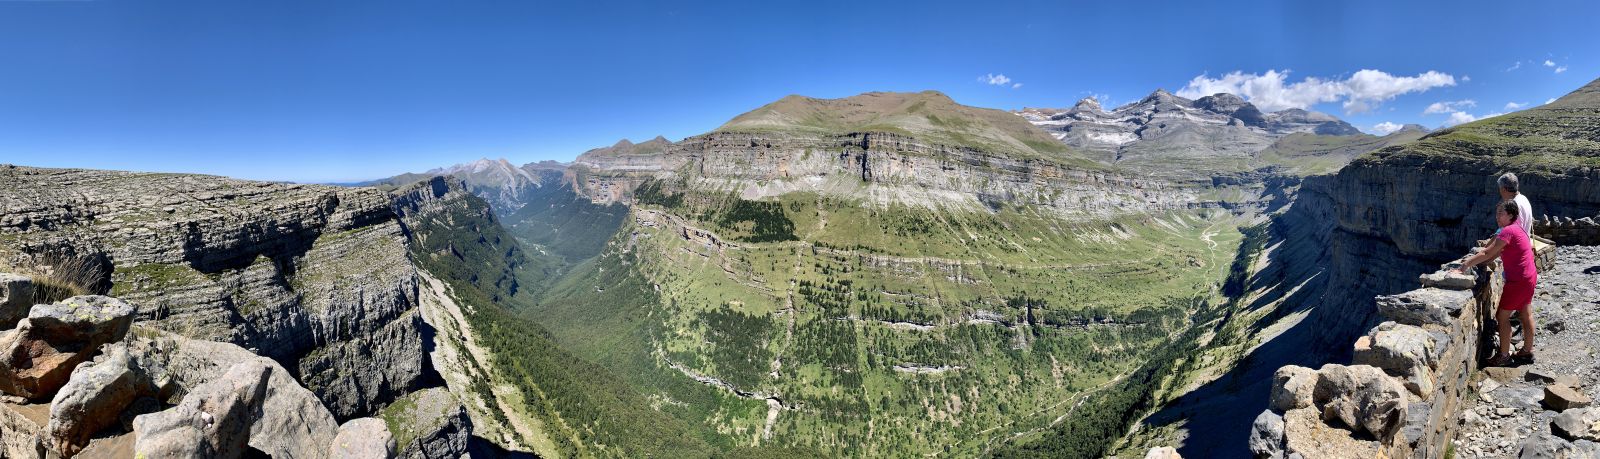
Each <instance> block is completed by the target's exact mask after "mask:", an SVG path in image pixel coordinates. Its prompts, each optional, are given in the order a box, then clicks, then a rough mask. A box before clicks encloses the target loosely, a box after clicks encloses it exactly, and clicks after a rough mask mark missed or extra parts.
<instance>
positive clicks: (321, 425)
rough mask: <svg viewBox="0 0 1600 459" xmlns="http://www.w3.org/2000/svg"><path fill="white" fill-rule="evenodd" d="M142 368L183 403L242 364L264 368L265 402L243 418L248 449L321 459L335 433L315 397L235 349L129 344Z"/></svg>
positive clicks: (176, 341)
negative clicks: (182, 393) (177, 391)
mask: <svg viewBox="0 0 1600 459" xmlns="http://www.w3.org/2000/svg"><path fill="white" fill-rule="evenodd" d="M134 347H135V348H136V349H137V351H136V352H135V353H136V354H137V355H139V356H142V357H141V358H139V359H136V360H138V365H139V366H140V367H141V368H145V369H147V371H149V372H150V374H151V378H152V379H153V380H158V381H159V380H167V381H171V383H170V384H172V385H174V386H177V387H178V388H180V389H181V390H180V391H187V392H189V394H188V395H185V396H183V399H182V401H180V402H179V404H180V405H181V404H182V403H186V402H187V401H188V400H189V399H190V398H191V397H193V396H194V393H195V392H197V391H200V390H201V389H200V387H203V386H205V385H206V384H209V383H210V382H211V381H215V380H218V379H219V378H225V377H226V376H227V374H228V373H229V372H232V371H235V369H234V367H236V366H237V365H238V364H239V363H241V362H254V364H259V365H263V366H266V367H267V368H269V371H267V372H266V373H267V376H266V377H265V378H266V379H265V380H264V381H263V386H264V387H265V388H264V389H263V390H264V398H262V399H261V401H260V402H259V405H260V406H261V410H260V412H259V413H257V414H255V415H253V416H251V417H249V418H246V419H244V421H243V422H244V423H245V428H246V429H247V442H248V444H249V446H250V447H251V448H254V449H256V450H258V451H261V452H263V453H267V454H269V455H271V456H272V457H277V458H321V457H324V456H326V455H327V453H328V448H329V445H332V444H333V438H334V436H335V435H336V434H337V433H338V429H339V424H338V422H336V421H335V420H334V417H333V415H332V413H330V412H329V411H328V409H327V408H326V407H325V406H323V404H322V402H321V401H319V400H318V399H317V397H316V395H315V394H313V393H312V392H311V391H310V390H309V389H307V388H305V387H302V386H301V385H300V384H299V383H298V382H297V381H295V380H294V378H293V377H291V376H290V375H289V372H288V371H287V370H284V369H283V367H282V366H279V365H278V364H277V363H276V362H274V361H272V360H270V359H265V358H262V357H260V356H257V355H255V354H252V353H250V351H248V350H245V349H243V348H240V347H239V346H237V345H233V344H228V343H219V342H214V341H204V340H193V339H187V338H182V337H178V336H170V335H168V336H161V337H158V338H156V339H153V340H149V341H141V342H138V343H135V344H134Z"/></svg>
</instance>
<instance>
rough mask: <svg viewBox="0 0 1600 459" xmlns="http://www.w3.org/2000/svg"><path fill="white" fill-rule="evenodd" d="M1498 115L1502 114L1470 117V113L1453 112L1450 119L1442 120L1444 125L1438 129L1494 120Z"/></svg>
mask: <svg viewBox="0 0 1600 459" xmlns="http://www.w3.org/2000/svg"><path fill="white" fill-rule="evenodd" d="M1500 115H1504V113H1490V114H1487V115H1483V116H1472V114H1471V113H1467V112H1454V113H1451V114H1450V119H1447V120H1444V124H1443V125H1441V126H1440V127H1450V126H1455V125H1457V124H1462V123H1471V122H1473V121H1477V120H1481V119H1488V118H1494V117H1496V116H1500Z"/></svg>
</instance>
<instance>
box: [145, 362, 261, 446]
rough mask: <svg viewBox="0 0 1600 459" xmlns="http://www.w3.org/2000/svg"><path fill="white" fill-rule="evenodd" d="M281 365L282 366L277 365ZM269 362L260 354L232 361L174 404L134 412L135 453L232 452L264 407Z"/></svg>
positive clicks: (247, 438)
mask: <svg viewBox="0 0 1600 459" xmlns="http://www.w3.org/2000/svg"><path fill="white" fill-rule="evenodd" d="M280 371H281V370H280ZM272 373H273V368H272V366H270V365H267V364H266V363H264V362H261V361H259V360H254V359H252V360H247V361H244V362H241V363H239V364H237V365H234V366H233V367H232V368H230V369H229V370H228V371H227V373H224V374H223V375H222V377H221V378H219V379H217V380H216V381H213V382H210V383H207V384H202V385H200V386H199V387H196V388H195V389H194V391H192V392H190V393H189V395H187V396H185V397H184V398H183V402H182V403H179V404H178V406H176V407H173V408H171V409H168V410H166V411H162V412H159V413H153V414H147V415H143V416H139V417H138V418H135V419H134V421H133V431H134V433H135V435H137V436H138V440H137V441H136V443H135V444H134V454H135V455H136V456H137V457H172V458H189V457H196V458H198V457H214V458H235V457H240V456H241V455H242V454H243V453H244V452H245V447H246V445H247V444H248V442H249V441H250V437H251V435H250V431H251V430H252V427H251V425H252V422H251V421H252V420H254V419H259V418H260V417H262V415H263V414H264V412H265V410H264V407H263V402H264V401H265V399H266V398H267V396H268V393H267V392H268V389H267V386H268V383H267V380H268V378H270V377H271V376H272Z"/></svg>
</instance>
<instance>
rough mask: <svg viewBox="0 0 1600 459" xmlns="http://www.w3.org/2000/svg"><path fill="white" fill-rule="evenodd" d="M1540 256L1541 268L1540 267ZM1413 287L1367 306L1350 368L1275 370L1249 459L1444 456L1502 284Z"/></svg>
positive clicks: (1434, 279)
mask: <svg viewBox="0 0 1600 459" xmlns="http://www.w3.org/2000/svg"><path fill="white" fill-rule="evenodd" d="M1548 253H1549V248H1548V247H1546V248H1544V249H1542V251H1541V253H1540V255H1541V258H1542V260H1541V262H1542V263H1548V260H1547V258H1548V257H1547V256H1546V255H1547V254H1548ZM1457 265H1458V264H1457V263H1455V262H1452V263H1448V264H1445V265H1444V266H1442V267H1441V268H1440V270H1439V271H1438V272H1435V273H1431V274H1425V275H1423V276H1421V277H1420V278H1419V281H1420V282H1421V284H1422V288H1418V289H1415V290H1411V291H1408V292H1404V293H1400V294H1396V295H1385V296H1379V297H1377V298H1376V299H1375V300H1374V303H1375V308H1376V310H1377V313H1378V315H1379V317H1380V320H1382V322H1381V323H1379V324H1378V325H1376V326H1373V327H1372V328H1371V329H1370V330H1368V331H1367V333H1366V334H1365V335H1363V336H1361V337H1360V338H1358V339H1357V340H1356V343H1355V345H1354V351H1353V353H1352V354H1353V358H1352V365H1349V366H1345V365H1339V364H1327V365H1324V366H1323V367H1322V368H1321V369H1320V370H1312V369H1310V368H1305V367H1300V366H1294V365H1290V366H1285V367H1282V368H1279V369H1278V371H1277V373H1276V374H1275V375H1274V381H1273V384H1272V391H1271V394H1270V397H1271V403H1270V407H1269V408H1268V409H1267V410H1265V411H1263V412H1262V413H1261V414H1260V415H1259V416H1257V418H1256V420H1255V423H1254V425H1253V428H1252V432H1251V434H1250V440H1249V441H1250V444H1249V446H1250V450H1251V452H1252V453H1253V454H1255V455H1256V456H1257V457H1280V458H1281V457H1303V458H1317V457H1380V456H1379V455H1380V454H1381V455H1382V456H1381V457H1416V458H1436V457H1445V454H1446V450H1447V449H1448V448H1449V446H1450V445H1451V443H1452V440H1453V439H1454V438H1455V435H1456V431H1457V427H1458V425H1457V423H1456V422H1455V420H1456V419H1457V418H1458V416H1460V415H1461V410H1462V409H1463V404H1464V400H1465V397H1467V396H1468V395H1469V394H1470V392H1471V384H1472V379H1473V375H1474V374H1475V373H1476V372H1477V370H1478V367H1479V363H1480V362H1482V361H1484V360H1485V359H1487V358H1488V357H1489V353H1490V352H1491V350H1490V349H1489V347H1488V346H1489V344H1490V343H1492V339H1491V334H1492V333H1493V329H1492V328H1490V327H1488V326H1487V325H1486V323H1487V321H1488V320H1489V319H1490V318H1492V317H1493V314H1494V311H1495V309H1496V307H1497V306H1498V300H1499V296H1500V291H1501V288H1502V287H1503V285H1504V281H1503V280H1502V279H1501V278H1500V276H1498V275H1495V274H1494V273H1493V272H1492V270H1490V269H1480V270H1479V271H1478V273H1477V274H1476V275H1475V276H1473V275H1452V274H1449V273H1448V272H1447V271H1448V269H1449V268H1451V267H1453V266H1457Z"/></svg>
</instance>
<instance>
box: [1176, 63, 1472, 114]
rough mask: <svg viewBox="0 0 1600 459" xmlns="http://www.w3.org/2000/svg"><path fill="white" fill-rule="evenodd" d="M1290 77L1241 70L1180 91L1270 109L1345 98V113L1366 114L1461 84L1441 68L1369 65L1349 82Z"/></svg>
mask: <svg viewBox="0 0 1600 459" xmlns="http://www.w3.org/2000/svg"><path fill="white" fill-rule="evenodd" d="M1288 76H1289V72H1288V71H1282V72H1279V71H1277V70H1267V71H1266V72H1265V73H1262V74H1254V73H1244V72H1239V71H1235V72H1232V73H1228V74H1226V75H1223V76H1222V77H1220V78H1211V77H1208V76H1206V75H1200V76H1197V77H1194V79H1192V80H1189V84H1188V85H1185V86H1184V87H1183V89H1179V90H1178V92H1177V94H1178V95H1179V96H1182V97H1186V98H1190V99H1196V98H1200V97H1205V96H1209V95H1212V94H1216V93H1219V92H1226V93H1231V94H1237V95H1239V96H1243V97H1244V98H1245V99H1246V100H1249V101H1250V103H1252V104H1255V105H1256V107H1258V108H1260V109H1262V110H1265V111H1269V112H1274V111H1278V110H1284V109H1289V108H1302V109H1303V108H1309V107H1311V106H1312V105H1315V104H1319V103H1324V102H1335V101H1340V100H1343V101H1344V109H1345V112H1347V113H1361V112H1365V111H1368V110H1371V109H1373V108H1375V107H1377V106H1378V105H1382V104H1383V102H1385V101H1388V100H1391V99H1394V98H1395V97H1396V96H1399V95H1401V94H1406V93H1412V92H1423V91H1427V90H1429V89H1432V88H1436V87H1440V86H1454V85H1455V84H1456V79H1455V77H1453V76H1450V75H1448V74H1445V73H1440V72H1436V71H1428V72H1426V73H1421V74H1418V75H1417V76H1410V77H1407V76H1394V75H1390V74H1388V73H1385V72H1382V71H1378V70H1371V69H1363V70H1360V71H1357V72H1355V73H1354V74H1352V75H1350V77H1349V78H1346V79H1343V80H1338V79H1332V80H1325V79H1321V78H1317V77H1306V78H1305V79H1304V80H1301V81H1298V82H1294V83H1286V80H1287V79H1288Z"/></svg>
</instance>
